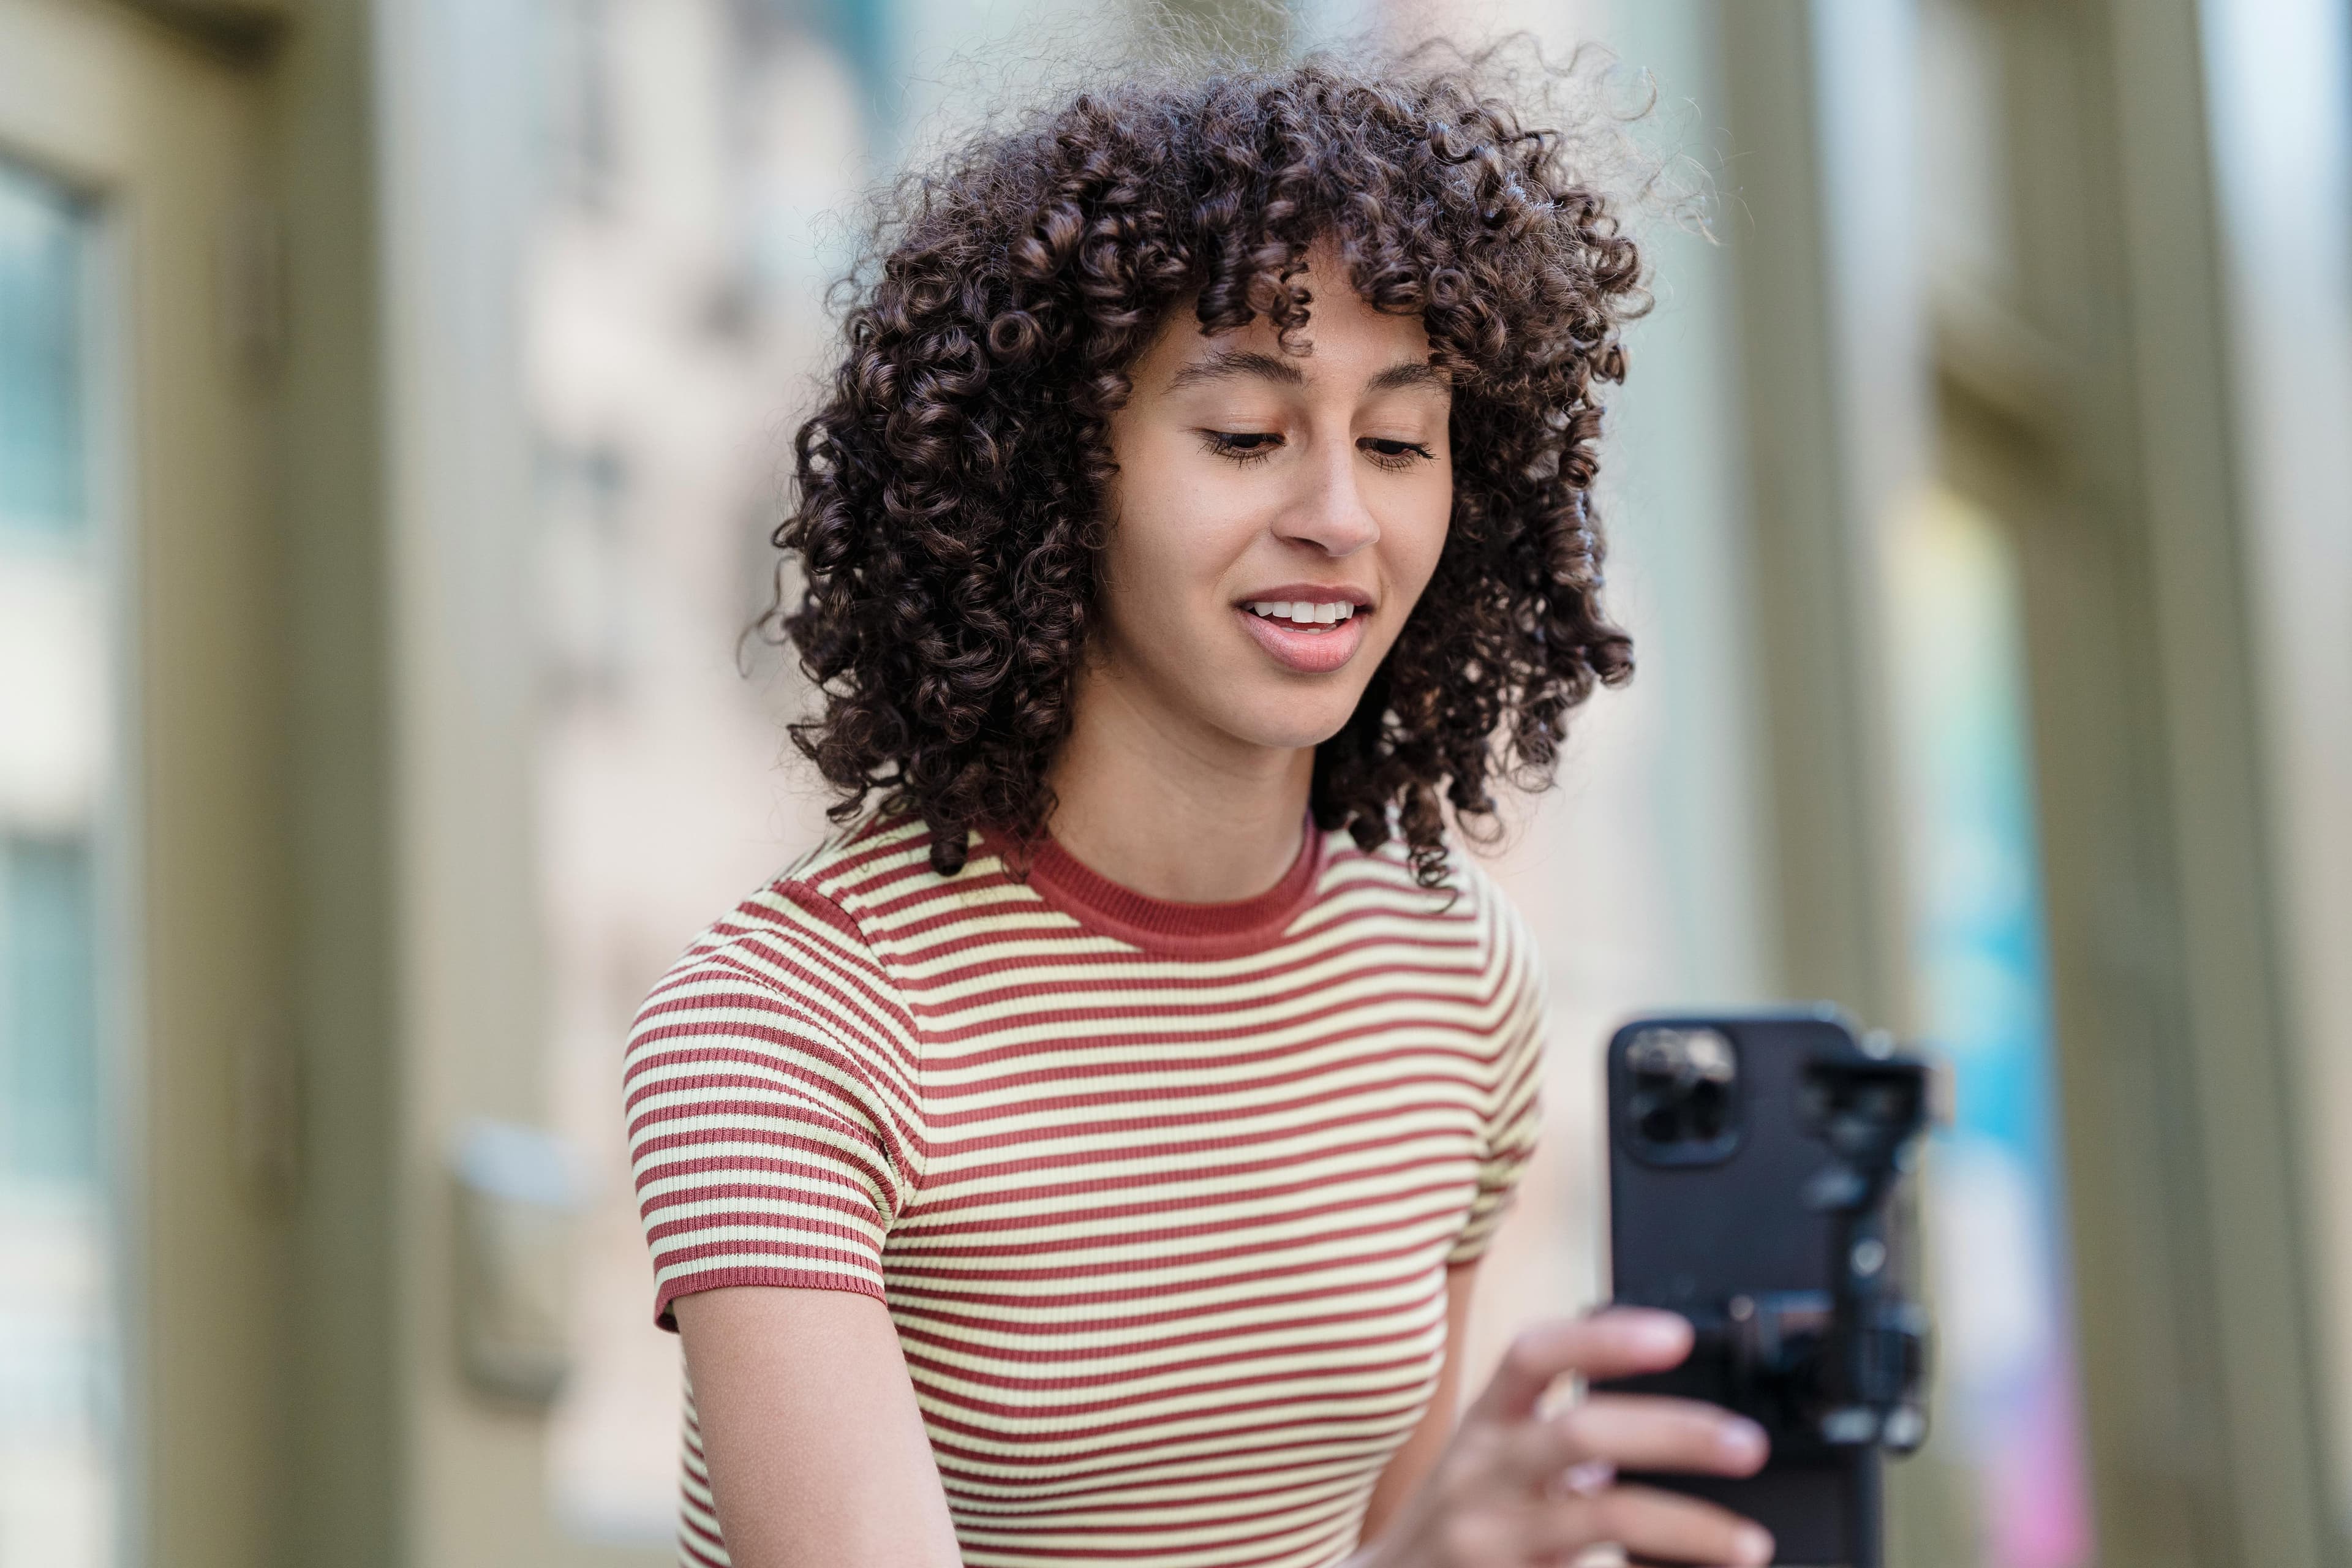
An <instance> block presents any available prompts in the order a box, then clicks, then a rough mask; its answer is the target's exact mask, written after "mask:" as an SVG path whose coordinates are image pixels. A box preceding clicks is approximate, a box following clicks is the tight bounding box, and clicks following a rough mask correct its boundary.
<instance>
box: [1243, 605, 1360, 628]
mask: <svg viewBox="0 0 2352 1568" xmlns="http://www.w3.org/2000/svg"><path fill="white" fill-rule="evenodd" d="M1249 611H1250V614H1252V615H1254V616H1265V617H1266V618H1267V619H1268V620H1273V621H1288V622H1289V623H1290V624H1291V625H1293V626H1330V625H1333V624H1334V623H1336V622H1339V621H1344V620H1346V619H1348V618H1349V616H1353V615H1354V614H1355V613H1356V606H1355V605H1351V604H1349V602H1348V601H1347V600H1345V599H1340V600H1338V601H1335V602H1331V603H1326V604H1320V605H1318V604H1316V603H1314V602H1313V601H1312V600H1308V599H1291V600H1283V599H1253V600H1251V601H1250V605H1249Z"/></svg>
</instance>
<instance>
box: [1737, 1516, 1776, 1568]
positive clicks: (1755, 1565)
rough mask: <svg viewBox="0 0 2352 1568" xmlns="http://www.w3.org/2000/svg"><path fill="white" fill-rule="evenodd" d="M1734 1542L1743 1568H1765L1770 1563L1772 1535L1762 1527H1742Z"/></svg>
mask: <svg viewBox="0 0 2352 1568" xmlns="http://www.w3.org/2000/svg"><path fill="white" fill-rule="evenodd" d="M1734 1540H1735V1543H1736V1544H1737V1545H1738V1549H1739V1561H1740V1563H1742V1565H1743V1568H1765V1564H1767V1563H1770V1562H1771V1561H1772V1533H1771V1531H1768V1530H1766V1529H1765V1528H1764V1527H1763V1526H1762V1525H1760V1524H1750V1525H1747V1526H1744V1527H1742V1529H1741V1530H1740V1531H1739V1533H1738V1536H1737V1537H1735V1538H1734Z"/></svg>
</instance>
